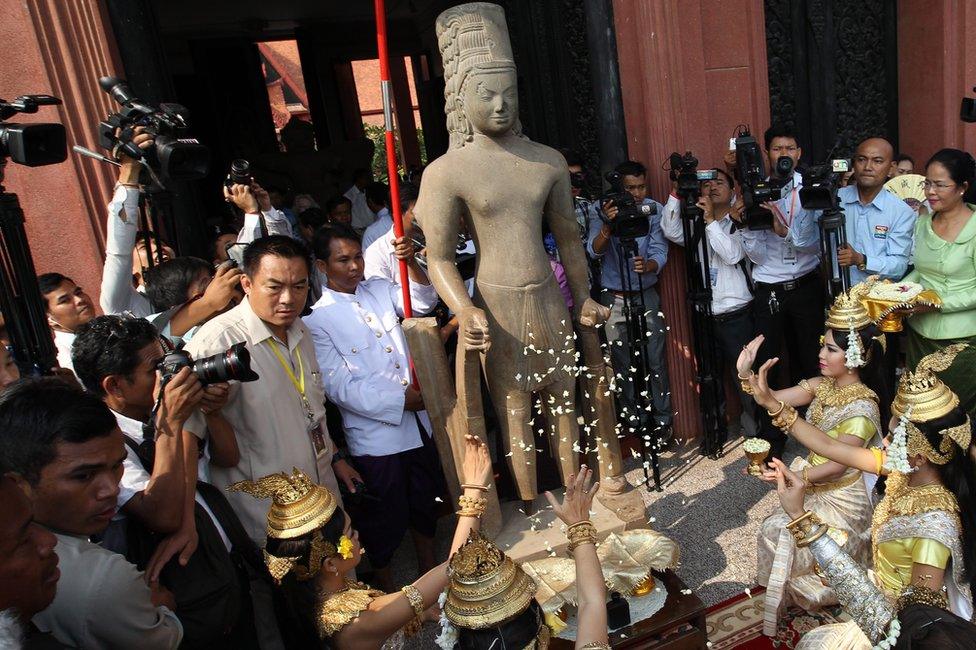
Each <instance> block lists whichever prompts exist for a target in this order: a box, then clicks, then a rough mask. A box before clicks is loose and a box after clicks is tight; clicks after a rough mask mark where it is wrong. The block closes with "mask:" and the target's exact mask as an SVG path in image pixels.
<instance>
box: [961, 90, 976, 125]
mask: <svg viewBox="0 0 976 650" xmlns="http://www.w3.org/2000/svg"><path fill="white" fill-rule="evenodd" d="M973 92H974V93H976V87H974V88H973ZM959 119H961V120H962V121H963V122H969V123H972V122H976V99H973V98H972V97H963V98H962V105H961V106H960V107H959Z"/></svg>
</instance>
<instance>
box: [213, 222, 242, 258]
mask: <svg viewBox="0 0 976 650" xmlns="http://www.w3.org/2000/svg"><path fill="white" fill-rule="evenodd" d="M237 232H238V231H237V229H236V228H234V227H233V226H231V225H228V224H221V225H219V226H216V227H215V228H214V234H213V236H212V237H211V238H210V246H209V247H208V248H207V252H208V253H209V254H210V259H212V260H215V259H217V254H218V253H220V252H221V251H219V250H217V246H219V245H220V238H221V237H223V236H224V235H234V236H235V238H236V236H237ZM224 252H226V251H224Z"/></svg>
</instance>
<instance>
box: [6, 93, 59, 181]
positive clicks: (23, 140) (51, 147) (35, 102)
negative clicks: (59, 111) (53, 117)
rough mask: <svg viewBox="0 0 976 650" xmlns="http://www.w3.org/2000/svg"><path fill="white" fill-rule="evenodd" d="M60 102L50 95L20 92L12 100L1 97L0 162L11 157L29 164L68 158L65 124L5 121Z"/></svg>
mask: <svg viewBox="0 0 976 650" xmlns="http://www.w3.org/2000/svg"><path fill="white" fill-rule="evenodd" d="M60 103H61V100H60V99H58V98H57V97H52V96H51V95H21V96H20V97H18V98H17V99H15V100H13V101H12V102H8V101H5V100H3V99H0V161H2V160H4V159H6V158H8V157H9V158H10V160H12V161H14V162H15V163H18V164H21V165H27V166H28V167H40V166H41V165H53V164H55V163H59V162H64V159H65V158H67V157H68V144H67V138H66V136H65V131H64V126H62V125H61V124H16V123H10V122H6V120H8V119H9V118H11V117H13V116H14V115H16V114H17V113H36V112H37V109H38V108H39V107H41V106H56V105H58V104H60Z"/></svg>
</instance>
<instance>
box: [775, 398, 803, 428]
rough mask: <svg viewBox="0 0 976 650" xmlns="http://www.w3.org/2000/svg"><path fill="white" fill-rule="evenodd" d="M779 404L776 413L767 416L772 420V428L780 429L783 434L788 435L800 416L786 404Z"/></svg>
mask: <svg viewBox="0 0 976 650" xmlns="http://www.w3.org/2000/svg"><path fill="white" fill-rule="evenodd" d="M779 404H780V407H779V410H778V411H776V413H770V414H769V416H770V417H771V418H773V426H774V427H776V428H778V429H781V430H782V431H783V433H789V432H790V430H791V429H792V428H793V425H794V424H796V420H797V418H799V417H800V414H799V413H797V412H796V409H795V408H793V407H792V406H790V405H789V404H787V403H786V402H780V403H779Z"/></svg>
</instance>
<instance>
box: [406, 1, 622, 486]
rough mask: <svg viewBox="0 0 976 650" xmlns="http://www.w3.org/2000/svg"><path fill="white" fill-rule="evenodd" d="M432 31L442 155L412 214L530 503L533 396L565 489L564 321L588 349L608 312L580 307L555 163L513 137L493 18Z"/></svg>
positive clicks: (477, 9)
mask: <svg viewBox="0 0 976 650" xmlns="http://www.w3.org/2000/svg"><path fill="white" fill-rule="evenodd" d="M436 29H437V37H438V43H439V46H440V50H441V56H442V58H443V63H444V80H445V84H446V87H445V91H444V94H445V98H446V112H447V126H448V130H449V132H450V137H451V147H450V149H449V151H448V152H447V153H446V154H444V155H443V156H441V157H440V158H438V159H437V160H435V161H434V162H433V163H431V164H430V166H429V167H428V168H427V169H426V170H425V172H424V178H423V183H422V185H421V189H420V197H419V199H418V202H417V205H416V208H415V210H414V213H415V214H416V216H417V219H418V220H419V222H420V224H421V227H422V228H423V231H424V234H425V235H426V238H427V260H428V268H429V271H430V277H431V281H432V282H433V284H434V287H435V288H436V289H437V291H438V293H439V294H440V295H441V297H442V298H443V299H444V301H445V302H446V303H447V305H448V306H449V307H450V308H451V309H452V310H453V311H454V312H455V313H456V314H457V315H458V320H459V325H460V329H459V354H465V353H470V351H478V352H480V353H481V354H483V362H484V370H485V375H486V377H487V381H488V389H489V392H490V393H491V396H492V400H493V401H494V403H495V408H496V410H497V412H498V417H499V421H500V423H501V428H502V439H503V443H504V446H505V451H506V454H507V455H508V461H509V463H510V467H511V469H512V475H513V476H514V478H515V482H516V484H517V489H518V492H519V495H520V497H521V498H522V499H523V500H525V501H531V500H532V499H534V498H535V497H536V495H537V489H536V468H535V451H536V450H535V441H534V438H533V431H532V423H531V419H532V396H533V394H538V395H539V396H540V398H541V404H542V406H543V407H544V409H545V411H546V416H547V422H548V424H549V429H550V431H549V433H550V436H549V439H550V441H551V443H552V445H553V452H554V455H555V456H556V457H557V458H558V459H559V469H560V472H561V473H562V476H563V478H564V479H565V478H566V477H567V476H568V475H569V474H571V473H573V472H575V471H576V470H577V456H578V453H579V425H578V422H577V413H576V406H575V395H576V373H575V369H576V366H577V362H576V347H575V340H574V339H575V337H574V328H573V326H574V322H575V323H576V324H577V325H579V326H581V327H582V328H583V329H584V330H586V331H587V332H588V334H589V335H591V340H592V339H593V335H595V331H594V330H593V328H594V327H595V326H596V325H598V324H600V323H602V322H604V321H605V320H606V318H607V316H608V314H609V313H608V310H606V309H605V308H604V307H603V306H601V305H599V304H598V303H597V302H595V301H593V300H592V299H590V297H589V284H588V280H587V270H586V258H585V253H584V251H583V247H582V244H581V242H580V239H579V229H578V226H577V225H576V219H575V215H574V211H573V205H572V199H571V198H570V184H569V172H568V170H567V167H566V162H565V160H564V159H563V157H562V156H561V155H560V154H559V153H558V152H557V151H556V150H554V149H551V148H549V147H546V146H543V145H541V144H538V143H535V142H532V141H531V140H529V139H528V138H527V137H525V136H524V135H522V133H521V126H520V124H519V119H518V92H517V87H516V72H515V62H514V60H513V57H512V49H511V44H510V42H509V38H508V27H507V25H506V22H505V14H504V12H503V10H502V8H501V7H499V6H498V5H494V4H488V3H481V2H476V3H470V4H465V5H461V6H458V7H454V8H452V9H448V10H447V11H445V12H444V13H442V14H441V15H440V16H439V17H438V19H437V23H436ZM543 220H545V223H546V224H547V225H548V227H549V230H550V231H551V232H552V234H553V235H554V236H555V239H556V244H557V246H558V247H559V252H560V256H561V259H562V263H563V265H564V267H565V270H566V276H567V278H568V281H569V286H570V289H571V291H572V294H573V298H574V302H575V304H576V306H577V307H576V310H575V313H574V314H572V315H571V314H570V313H569V311H568V309H567V308H566V303H565V302H564V300H563V298H562V296H561V294H560V291H559V287H558V284H557V283H556V279H555V277H554V275H553V271H552V268H551V266H550V262H549V257H548V256H547V254H546V252H545V249H544V247H543V242H542V236H543V233H542V226H543ZM462 222H463V224H464V226H466V228H467V231H468V232H469V233H470V234H471V236H472V237H473V239H474V241H475V245H476V246H477V251H478V258H477V268H476V272H475V290H474V296H473V297H469V295H468V292H467V290H466V289H465V286H464V283H463V281H462V279H461V275H460V274H459V273H458V270H457V267H456V266H455V263H454V259H455V243H456V242H457V234H458V230H459V228H460V227H461V224H462ZM598 350H599V348H598V346H597V354H599V351H598ZM458 382H459V383H460V382H461V378H460V377H459V378H458ZM460 394H461V393H460V392H459V396H460ZM611 430H612V423H611ZM611 437H612V438H613V440H612V443H613V445H614V446H615V448H616V449H617V453H616V457H617V460H618V463H619V446H617V440H616V437H615V436H613V435H612V434H611ZM601 458H602V457H601ZM614 471H615V473H616V475H619V474H620V473H621V472H622V467H620V466H619V464H618V467H617V468H614Z"/></svg>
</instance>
